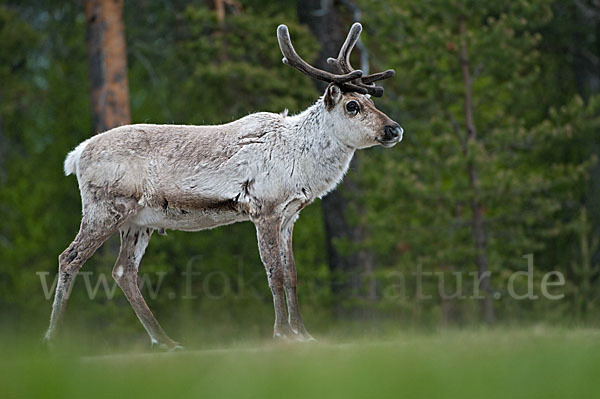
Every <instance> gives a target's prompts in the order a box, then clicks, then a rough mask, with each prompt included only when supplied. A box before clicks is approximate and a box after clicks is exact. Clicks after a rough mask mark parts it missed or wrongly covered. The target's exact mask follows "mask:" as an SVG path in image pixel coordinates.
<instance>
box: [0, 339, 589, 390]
mask: <svg viewBox="0 0 600 399" xmlns="http://www.w3.org/2000/svg"><path fill="white" fill-rule="evenodd" d="M332 341H333V340H331V341H328V340H327V339H325V340H322V341H320V342H319V343H313V344H274V343H263V344H258V345H257V344H252V345H250V344H247V343H246V344H240V345H239V346H238V347H235V348H215V349H207V350H201V351H183V352H178V353H153V352H145V353H144V352H134V353H125V354H119V355H99V356H82V355H80V354H78V353H77V351H76V350H73V349H72V348H71V350H70V351H67V352H64V353H62V352H60V351H59V352H54V353H52V354H48V353H44V352H38V351H37V349H36V350H30V349H29V350H28V349H23V348H14V347H13V348H11V349H9V350H8V351H7V353H5V354H3V355H2V360H1V369H0V386H1V388H0V392H1V393H0V397H2V398H23V397H44V398H97V397H98V398H99V397H109V396H115V395H118V396H117V397H122V398H136V397H147V398H157V397H165V398H179V397H189V398H201V397H206V398H215V397H224V398H245V397H248V398H275V397H278V398H300V397H310V398H347V397H360V398H388V397H389V398H411V399H412V398H599V397H600V331H597V330H585V329H573V330H568V329H548V328H528V329H522V330H518V329H511V330H504V329H498V330H481V331H472V330H470V331H449V332H441V333H435V334H416V333H415V334H412V333H409V334H404V335H397V336H391V337H388V338H387V339H383V338H381V337H379V338H377V341H375V342H373V341H370V340H368V339H365V338H360V339H353V340H349V341H347V342H332ZM5 344H6V342H5Z"/></svg>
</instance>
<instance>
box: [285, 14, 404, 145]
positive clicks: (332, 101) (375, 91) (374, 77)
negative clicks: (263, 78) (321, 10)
mask: <svg viewBox="0 0 600 399" xmlns="http://www.w3.org/2000/svg"><path fill="white" fill-rule="evenodd" d="M361 31H362V26H361V24H359V23H358V22H356V23H354V24H353V25H352V27H351V28H350V32H349V33H348V36H347V37H346V41H345V42H344V44H343V45H342V48H341V49H340V53H339V54H338V57H337V58H328V59H327V63H328V64H330V65H333V66H335V67H336V68H337V69H338V70H339V71H340V74H334V73H331V72H327V71H324V70H322V69H318V68H315V67H313V66H312V65H310V64H308V63H307V62H306V61H304V60H303V59H302V58H301V57H300V56H299V55H298V54H297V53H296V50H295V49H294V46H293V45H292V41H291V39H290V34H289V32H288V28H287V26H285V25H279V27H278V28H277V40H278V41H279V47H280V48H281V52H282V53H283V63H284V64H287V65H289V66H291V67H294V68H296V69H298V70H299V71H300V72H302V73H304V74H306V75H308V76H310V77H312V78H314V79H318V80H322V81H325V82H329V86H327V90H326V91H325V94H324V96H323V101H324V103H325V108H326V110H327V112H328V113H329V114H330V116H331V117H332V119H333V120H334V126H333V131H334V134H336V135H338V136H340V139H341V140H343V141H344V142H345V143H346V144H348V145H350V146H352V147H354V148H366V147H371V146H373V145H377V144H381V145H383V146H384V147H392V146H394V145H395V144H396V143H397V142H399V141H400V140H402V133H403V130H402V128H401V127H400V125H399V124H398V123H396V122H394V121H393V120H392V119H390V118H389V117H388V116H387V115H386V114H384V113H383V112H381V111H379V110H378V109H377V108H375V104H374V103H373V101H372V100H371V96H373V97H381V96H382V95H383V87H380V86H376V85H375V84H374V82H376V81H378V80H382V79H387V78H390V77H392V76H394V74H395V72H394V70H393V69H388V70H387V71H384V72H377V73H373V74H370V75H367V76H363V72H362V71H361V70H355V69H354V68H352V65H350V53H351V52H352V49H353V48H354V45H355V44H356V42H357V41H358V38H359V36H360V33H361Z"/></svg>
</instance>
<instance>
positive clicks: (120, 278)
mask: <svg viewBox="0 0 600 399" xmlns="http://www.w3.org/2000/svg"><path fill="white" fill-rule="evenodd" d="M153 231H154V230H153V229H151V228H146V227H140V226H133V225H125V226H122V227H121V228H120V234H121V249H120V251H119V257H118V258H117V262H116V263H115V267H114V269H113V273H112V275H113V277H114V279H115V280H116V282H117V284H118V285H119V287H121V289H122V290H123V292H124V293H125V296H126V297H127V300H128V301H129V303H130V304H131V307H132V308H133V310H134V311H135V314H136V315H137V317H138V319H139V320H140V322H141V323H142V325H143V326H144V328H145V329H146V331H147V332H148V335H149V336H150V340H151V341H152V344H153V345H158V346H160V347H162V348H164V349H168V350H174V349H181V346H180V345H179V344H178V343H177V342H175V341H173V340H172V339H171V338H169V336H168V335H167V334H166V333H165V331H164V330H163V329H162V327H161V326H160V324H159V323H158V321H157V320H156V318H155V317H154V315H153V314H152V311H151V310H150V308H149V307H148V305H147V304H146V301H145V300H144V297H143V296H142V293H141V292H140V289H139V287H138V283H137V276H138V269H139V266H140V262H141V260H142V256H144V252H145V251H146V247H147V246H148V242H149V241H150V236H151V235H152V232H153Z"/></svg>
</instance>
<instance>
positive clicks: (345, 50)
mask: <svg viewBox="0 0 600 399" xmlns="http://www.w3.org/2000/svg"><path fill="white" fill-rule="evenodd" d="M361 32H362V25H361V24H360V23H359V22H355V23H353V24H352V27H351V28H350V31H349V32H348V36H347V37H346V41H344V44H343V45H342V48H341V49H340V53H339V54H338V57H337V58H332V57H330V58H328V59H327V63H328V64H329V65H335V66H337V67H338V69H339V70H340V71H342V72H344V73H349V72H352V71H353V70H354V68H352V65H350V54H351V53H352V49H353V48H354V46H355V45H356V42H358V38H359V37H360V33H361Z"/></svg>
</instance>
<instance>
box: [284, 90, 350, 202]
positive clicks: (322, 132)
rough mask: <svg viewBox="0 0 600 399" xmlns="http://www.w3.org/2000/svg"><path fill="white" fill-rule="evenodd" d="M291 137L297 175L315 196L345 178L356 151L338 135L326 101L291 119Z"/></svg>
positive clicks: (317, 103)
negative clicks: (295, 154) (293, 144)
mask: <svg viewBox="0 0 600 399" xmlns="http://www.w3.org/2000/svg"><path fill="white" fill-rule="evenodd" d="M288 123H290V125H289V126H290V130H289V132H290V134H291V135H292V136H293V140H294V142H295V146H294V147H296V151H297V157H296V159H297V162H298V165H297V174H298V177H299V178H301V179H302V180H303V181H304V182H305V183H306V184H308V185H309V186H310V187H311V189H312V191H313V193H314V194H315V196H322V195H324V194H325V193H327V192H329V191H330V190H332V189H333V188H334V187H335V186H336V185H337V184H338V183H339V182H340V181H341V179H342V177H343V176H344V174H345V173H346V171H347V170H348V166H349V165H350V161H351V159H352V156H353V155H354V152H355V150H356V149H355V148H353V147H351V146H349V145H347V144H345V143H343V142H342V141H341V140H340V139H339V137H340V136H341V135H339V134H336V133H337V132H336V131H335V129H336V128H337V126H336V123H335V121H334V119H333V118H331V116H330V114H329V112H328V111H327V110H326V109H325V104H324V102H323V98H320V99H319V100H318V101H317V102H316V103H315V104H314V105H312V106H311V107H309V108H308V109H306V110H305V111H304V112H302V113H300V114H298V115H294V116H291V117H289V118H288Z"/></svg>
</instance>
